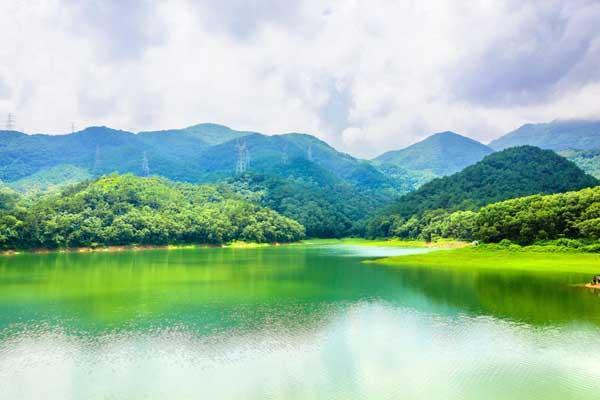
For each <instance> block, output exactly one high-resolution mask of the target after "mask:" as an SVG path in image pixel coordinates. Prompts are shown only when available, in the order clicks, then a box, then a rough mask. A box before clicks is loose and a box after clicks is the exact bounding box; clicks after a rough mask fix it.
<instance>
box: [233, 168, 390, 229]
mask: <svg viewBox="0 0 600 400" xmlns="http://www.w3.org/2000/svg"><path fill="white" fill-rule="evenodd" d="M289 168H290V171H293V170H294V169H296V168H297V169H301V170H304V169H307V168H313V166H312V165H311V164H307V163H296V164H294V163H292V164H290V165H289ZM307 176H310V177H311V178H307ZM230 185H231V186H232V188H234V189H235V190H236V191H237V192H239V193H242V194H244V195H245V196H248V199H250V200H256V201H259V202H260V203H261V204H262V205H263V206H265V207H268V208H271V209H273V210H275V211H277V212H279V213H281V214H283V215H285V216H287V217H290V218H292V219H294V220H296V221H298V222H300V223H301V224H302V225H303V226H304V227H305V228H306V235H307V236H309V237H342V236H347V235H351V234H353V233H356V231H357V226H359V225H360V224H361V223H362V221H363V220H364V219H365V218H367V217H368V216H369V215H371V214H372V213H374V212H375V211H376V210H378V209H380V208H381V207H383V206H385V205H387V204H389V202H390V201H391V199H392V198H393V193H386V192H385V191H381V190H369V189H365V188H364V187H362V188H358V187H356V186H353V185H349V184H344V183H341V182H339V181H338V180H336V179H331V177H330V176H329V175H328V174H326V173H318V172H317V171H313V172H311V173H306V171H301V172H300V173H298V174H295V173H293V172H291V174H290V176H288V177H286V178H282V177H277V176H267V175H253V174H248V175H244V176H241V177H238V178H237V179H235V180H232V181H230Z"/></svg>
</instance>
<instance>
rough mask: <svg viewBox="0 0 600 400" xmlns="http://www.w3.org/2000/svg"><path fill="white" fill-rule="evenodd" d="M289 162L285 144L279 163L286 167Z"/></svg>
mask: <svg viewBox="0 0 600 400" xmlns="http://www.w3.org/2000/svg"><path fill="white" fill-rule="evenodd" d="M289 161H290V159H289V156H288V145H287V143H286V144H284V145H283V154H282V155H281V162H283V164H284V165H287V164H288V163H289Z"/></svg>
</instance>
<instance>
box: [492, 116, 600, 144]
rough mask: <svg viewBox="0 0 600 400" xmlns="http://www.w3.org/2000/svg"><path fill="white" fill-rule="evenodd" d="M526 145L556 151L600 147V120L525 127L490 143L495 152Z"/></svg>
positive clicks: (571, 121) (558, 122)
mask: <svg viewBox="0 0 600 400" xmlns="http://www.w3.org/2000/svg"><path fill="white" fill-rule="evenodd" d="M523 145H530V146H536V147H539V148H541V149H548V150H555V151H560V150H567V149H575V150H591V149H595V148H600V121H592V120H567V121H562V120H557V121H552V122H548V123H542V124H526V125H523V126H521V127H520V128H518V129H516V130H514V131H512V132H509V133H507V134H506V135H504V136H502V137H500V138H498V139H496V140H492V141H491V142H490V143H489V146H490V147H491V148H492V149H494V150H503V149H506V148H509V147H515V146H523Z"/></svg>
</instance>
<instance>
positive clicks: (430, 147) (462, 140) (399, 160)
mask: <svg viewBox="0 0 600 400" xmlns="http://www.w3.org/2000/svg"><path fill="white" fill-rule="evenodd" d="M492 152H493V150H492V149H491V148H489V147H488V146H486V145H484V144H482V143H480V142H478V141H476V140H473V139H470V138H468V137H465V136H462V135H459V134H457V133H454V132H449V131H447V132H440V133H436V134H433V135H431V136H429V137H427V138H426V139H424V140H422V141H420V142H418V143H415V144H413V145H411V146H408V147H406V148H404V149H400V150H394V151H388V152H386V153H384V154H382V155H380V156H378V157H376V158H375V159H374V160H373V161H374V162H375V163H376V164H391V165H395V166H399V167H402V168H404V169H407V170H414V171H429V172H431V173H433V174H434V175H437V176H444V175H450V174H453V173H455V172H458V171H460V170H462V169H463V168H465V167H467V166H469V165H472V164H474V163H476V162H477V161H480V160H481V159H482V158H483V157H485V156H486V155H488V154H490V153H492Z"/></svg>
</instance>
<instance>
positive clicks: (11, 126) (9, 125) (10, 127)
mask: <svg viewBox="0 0 600 400" xmlns="http://www.w3.org/2000/svg"><path fill="white" fill-rule="evenodd" d="M6 130H7V131H14V130H15V117H13V115H12V113H8V117H7V118H6Z"/></svg>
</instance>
